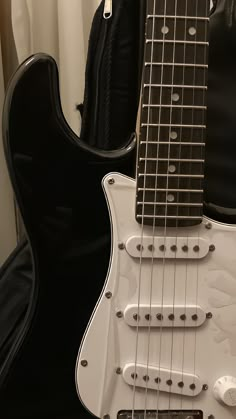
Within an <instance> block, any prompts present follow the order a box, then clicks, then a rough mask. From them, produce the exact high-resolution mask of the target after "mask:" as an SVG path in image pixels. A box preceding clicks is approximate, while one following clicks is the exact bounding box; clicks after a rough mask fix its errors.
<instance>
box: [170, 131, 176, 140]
mask: <svg viewBox="0 0 236 419" xmlns="http://www.w3.org/2000/svg"><path fill="white" fill-rule="evenodd" d="M170 138H171V140H176V139H177V138H178V134H177V132H176V131H171V133H170Z"/></svg>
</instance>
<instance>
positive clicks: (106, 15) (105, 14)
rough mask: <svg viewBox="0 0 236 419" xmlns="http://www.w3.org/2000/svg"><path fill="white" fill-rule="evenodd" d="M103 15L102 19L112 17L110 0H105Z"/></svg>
mask: <svg viewBox="0 0 236 419" xmlns="http://www.w3.org/2000/svg"><path fill="white" fill-rule="evenodd" d="M103 17H104V19H110V18H111V17H112V0H105V4H104V12H103Z"/></svg>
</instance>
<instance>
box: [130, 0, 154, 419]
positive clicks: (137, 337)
mask: <svg viewBox="0 0 236 419" xmlns="http://www.w3.org/2000/svg"><path fill="white" fill-rule="evenodd" d="M147 7H148V6H147ZM147 11H148V10H147ZM155 11H156V0H153V15H155ZM146 27H147V26H146ZM154 29H155V19H154V21H153V26H152V42H151V59H150V81H149V91H148V111H147V113H148V116H147V126H146V143H145V163H144V180H143V201H142V222H141V243H140V258H139V274H138V310H137V328H136V348H135V371H134V387H133V406H132V419H135V399H136V381H137V359H138V344H139V318H140V298H141V282H142V255H143V233H144V206H145V195H146V173H147V156H148V138H149V124H150V104H151V86H150V85H151V79H152V68H153V49H154ZM145 51H147V43H146V45H145ZM145 56H146V54H145ZM144 68H145V65H144ZM144 68H143V92H142V95H143V98H144V97H145V91H144V89H145V88H144ZM139 147H140V145H139ZM137 184H138V178H137Z"/></svg>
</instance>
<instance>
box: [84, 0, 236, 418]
mask: <svg viewBox="0 0 236 419" xmlns="http://www.w3.org/2000/svg"><path fill="white" fill-rule="evenodd" d="M209 7H210V4H209V1H208V0H148V1H147V12H146V40H145V41H146V42H145V45H146V47H145V58H144V68H143V86H142V87H143V93H142V105H141V127H140V136H139V151H138V158H137V175H136V180H134V179H131V178H129V177H127V176H125V175H122V174H119V173H115V172H112V173H109V174H108V175H107V176H105V177H104V179H103V188H104V192H105V196H106V199H107V203H108V208H109V212H110V219H111V227H112V250H111V258H110V267H109V272H108V275H107V279H106V281H105V284H104V288H103V290H102V293H101V296H100V299H99V301H98V303H97V305H96V307H95V309H94V312H93V315H92V317H91V320H90V322H89V324H88V326H87V330H86V332H85V335H84V338H83V341H82V343H81V347H80V350H79V354H78V359H77V365H76V385H77V392H78V395H79V397H80V399H81V401H82V402H83V404H84V405H85V407H86V408H87V409H88V410H89V411H90V412H91V413H92V414H94V415H95V416H96V417H99V418H103V419H146V418H149V419H157V418H158V419H222V418H223V419H234V418H235V417H236V362H235V356H236V332H235V320H234V319H235V316H236V310H235V300H234V295H233V284H234V280H235V279H234V272H235V265H236V259H235V245H236V235H235V233H236V226H233V225H226V224H223V223H220V222H216V221H213V220H211V219H209V218H207V217H205V216H204V215H203V180H204V146H205V142H206V94H207V67H208V21H209V18H208V16H209Z"/></svg>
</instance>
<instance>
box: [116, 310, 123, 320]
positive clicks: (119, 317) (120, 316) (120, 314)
mask: <svg viewBox="0 0 236 419" xmlns="http://www.w3.org/2000/svg"><path fill="white" fill-rule="evenodd" d="M116 317H118V319H121V318H122V317H123V313H122V311H117V313H116Z"/></svg>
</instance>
